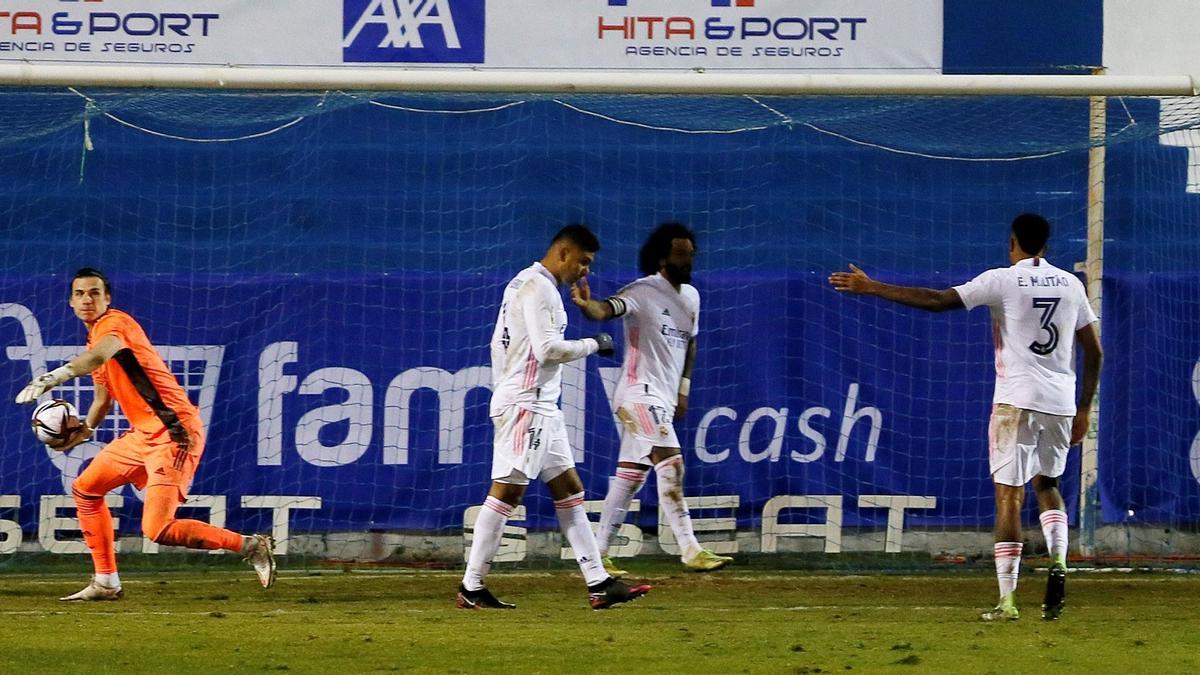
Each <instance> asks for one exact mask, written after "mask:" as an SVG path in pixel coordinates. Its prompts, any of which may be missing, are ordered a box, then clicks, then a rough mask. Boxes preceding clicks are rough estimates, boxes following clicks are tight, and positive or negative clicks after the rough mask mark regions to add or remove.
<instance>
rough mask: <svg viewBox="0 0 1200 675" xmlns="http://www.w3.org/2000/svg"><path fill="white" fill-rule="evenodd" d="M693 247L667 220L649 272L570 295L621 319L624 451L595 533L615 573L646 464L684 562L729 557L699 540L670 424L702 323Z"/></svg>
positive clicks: (653, 238) (687, 381)
mask: <svg viewBox="0 0 1200 675" xmlns="http://www.w3.org/2000/svg"><path fill="white" fill-rule="evenodd" d="M695 252H696V237H695V235H694V234H693V233H692V232H691V230H689V229H688V228H687V227H685V226H684V225H681V224H679V223H666V224H663V225H661V226H659V227H658V229H656V230H655V231H654V232H653V233H652V234H651V235H650V237H649V238H648V239H647V240H646V243H645V244H644V245H643V246H642V250H641V253H640V255H639V256H638V266H639V268H640V269H641V272H642V274H645V275H646V276H644V277H642V278H640V279H638V280H636V281H634V282H633V283H631V284H629V285H628V286H625V287H624V288H622V289H621V290H620V291H617V293H616V294H615V295H613V296H612V297H611V298H608V299H607V300H604V301H598V300H593V299H592V298H591V293H590V291H589V289H588V287H587V283H586V281H585V282H583V283H580V284H579V285H578V286H577V287H576V288H573V289H572V290H571V300H572V301H573V302H574V303H575V304H576V305H578V306H579V308H580V309H582V310H583V313H584V315H585V316H587V317H588V318H589V319H594V320H597V321H603V320H607V319H612V318H616V317H621V318H623V319H624V320H625V360H624V363H623V364H622V367H621V375H620V379H619V380H618V381H617V389H616V392H615V395H614V397H613V407H614V412H615V415H616V418H617V427H618V429H619V433H620V436H621V456H620V460H619V461H618V462H617V470H616V474H615V475H614V476H613V478H612V480H611V481H610V482H609V487H608V495H607V497H605V499H604V508H603V510H602V511H601V514H600V529H599V531H598V532H597V533H596V537H597V539H599V543H600V553H601V555H602V556H603V560H604V567H605V569H607V570H608V572H609V573H610V574H613V575H614V576H621V575H623V574H625V571H624V570H620V569H617V568H616V566H615V565H614V564H613V562H612V559H611V558H610V557H609V555H608V546H609V543H610V542H611V540H612V538H613V536H614V535H615V533H616V531H617V529H618V528H620V527H621V523H622V522H624V520H625V514H626V512H628V511H629V505H630V503H631V502H632V501H633V497H634V495H636V494H637V492H638V490H640V489H641V487H642V484H643V483H644V482H645V481H646V475H647V474H648V473H649V472H650V468H651V467H653V468H654V473H655V475H656V478H657V484H658V499H659V505H660V507H661V509H662V513H663V514H664V515H665V516H666V518H667V521H668V524H669V525H670V526H671V532H672V533H673V534H674V535H675V539H676V541H678V542H679V547H680V553H681V555H680V558H681V559H682V561H683V564H684V566H685V567H687V568H688V569H689V570H693V571H711V570H717V569H720V568H722V567H724V566H725V565H727V564H729V563H730V562H732V561H733V558H730V557H727V556H722V555H717V554H716V553H713V552H712V551H710V550H708V549H706V548H704V547H702V546H700V542H699V541H697V540H696V534H695V532H694V531H693V529H692V518H691V515H690V514H689V512H688V507H687V502H685V501H684V497H683V454H682V452H681V451H680V448H679V439H678V437H677V436H676V434H675V427H674V423H675V422H679V421H681V420H683V417H684V415H685V414H686V413H687V402H688V394H689V393H690V390H691V375H692V367H693V366H694V364H695V360H696V333H697V332H698V331H699V328H700V323H699V319H700V294H699V293H698V292H697V291H696V288H695V287H694V286H692V285H691V284H690V283H688V282H690V281H691V280H692V258H693V256H694V255H695Z"/></svg>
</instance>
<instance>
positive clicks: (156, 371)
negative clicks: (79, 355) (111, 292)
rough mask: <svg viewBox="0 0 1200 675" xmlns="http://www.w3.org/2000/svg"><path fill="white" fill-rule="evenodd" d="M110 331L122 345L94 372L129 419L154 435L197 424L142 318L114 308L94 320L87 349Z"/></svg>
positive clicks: (197, 415) (197, 418)
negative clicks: (144, 327)
mask: <svg viewBox="0 0 1200 675" xmlns="http://www.w3.org/2000/svg"><path fill="white" fill-rule="evenodd" d="M107 335H114V336H116V337H117V339H118V340H120V341H121V349H120V350H119V351H118V352H117V353H116V354H115V355H113V357H112V358H111V359H109V360H108V361H107V362H105V364H104V365H103V366H100V368H98V369H97V370H95V371H93V372H92V378H93V380H94V381H95V383H96V384H98V385H101V386H103V387H104V388H105V389H107V390H108V393H109V394H110V395H111V396H112V398H113V400H115V401H116V402H117V403H118V404H119V405H120V406H121V411H122V412H123V413H125V417H126V418H127V419H128V420H129V423H130V424H131V425H133V427H134V428H136V429H138V430H139V431H141V432H143V433H147V434H150V435H155V434H157V433H159V432H161V431H162V430H163V429H164V428H165V429H166V430H167V431H168V432H171V435H172V437H174V436H175V434H176V433H179V431H180V428H181V427H182V426H187V427H189V428H193V429H194V428H198V427H199V426H200V411H199V410H197V409H196V406H195V405H193V404H192V402H191V401H189V400H188V397H187V394H186V393H185V392H184V391H183V387H181V386H179V382H178V381H177V380H176V379H175V376H174V375H172V374H171V370H170V369H169V368H167V364H166V363H164V362H163V360H162V357H161V356H159V354H158V351H157V350H156V349H154V345H152V344H150V339H149V338H147V337H146V332H145V331H143V330H142V327H141V326H140V325H138V322H137V321H135V320H134V319H133V317H132V316H129V315H128V314H126V313H125V312H122V311H121V310H118V309H111V308H110V309H109V310H108V311H107V312H105V313H104V314H103V315H102V316H101V317H100V319H99V320H97V321H96V323H94V324H92V329H91V331H89V333H88V340H87V346H88V349H91V348H92V346H93V345H95V344H96V343H97V342H99V341H100V339H101V338H103V337H105V336H107Z"/></svg>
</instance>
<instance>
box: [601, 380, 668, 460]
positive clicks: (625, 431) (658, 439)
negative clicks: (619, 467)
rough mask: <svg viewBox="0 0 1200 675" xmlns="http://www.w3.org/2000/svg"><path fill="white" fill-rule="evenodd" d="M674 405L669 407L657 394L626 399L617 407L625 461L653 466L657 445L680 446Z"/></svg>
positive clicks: (663, 446) (622, 454)
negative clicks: (653, 456)
mask: <svg viewBox="0 0 1200 675" xmlns="http://www.w3.org/2000/svg"><path fill="white" fill-rule="evenodd" d="M674 414H675V410H674V408H668V407H667V406H665V405H663V404H662V401H660V400H658V399H657V398H655V397H638V398H634V399H630V400H628V401H623V402H622V403H621V404H620V405H619V406H618V407H617V413H616V417H617V428H618V429H620V435H621V456H620V460H619V461H622V462H633V463H635V464H645V465H647V466H653V465H654V462H653V461H652V460H651V459H650V451H651V450H653V449H654V448H678V447H679V437H678V436H676V435H675V425H674V424H672V421H671V418H672V417H673V416H674Z"/></svg>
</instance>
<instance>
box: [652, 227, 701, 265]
mask: <svg viewBox="0 0 1200 675" xmlns="http://www.w3.org/2000/svg"><path fill="white" fill-rule="evenodd" d="M676 239H687V240H688V241H690V242H692V245H693V246H695V245H696V234H695V233H694V232H692V231H691V230H689V229H688V227H687V226H686V225H684V224H683V223H663V224H662V225H659V226H658V227H657V228H655V230H654V231H653V232H651V233H650V236H649V237H648V238H647V239H646V243H645V244H642V250H641V251H639V252H638V269H640V270H641V272H642V274H657V273H658V268H659V261H661V260H663V259H664V258H666V257H667V256H669V255H671V242H673V241H675V240H676Z"/></svg>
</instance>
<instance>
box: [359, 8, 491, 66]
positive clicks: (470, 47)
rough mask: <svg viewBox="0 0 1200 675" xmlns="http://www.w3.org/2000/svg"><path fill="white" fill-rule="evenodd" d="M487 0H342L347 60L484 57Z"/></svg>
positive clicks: (475, 60)
mask: <svg viewBox="0 0 1200 675" xmlns="http://www.w3.org/2000/svg"><path fill="white" fill-rule="evenodd" d="M484 2H485V0H342V60H343V61H344V62H347V63H364V62H401V63H483V59H484V27H485V9H484Z"/></svg>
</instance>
